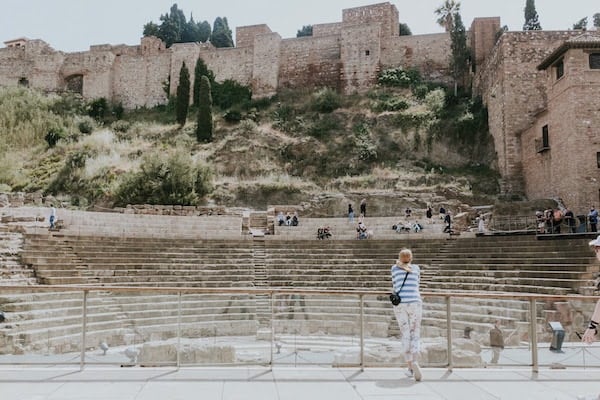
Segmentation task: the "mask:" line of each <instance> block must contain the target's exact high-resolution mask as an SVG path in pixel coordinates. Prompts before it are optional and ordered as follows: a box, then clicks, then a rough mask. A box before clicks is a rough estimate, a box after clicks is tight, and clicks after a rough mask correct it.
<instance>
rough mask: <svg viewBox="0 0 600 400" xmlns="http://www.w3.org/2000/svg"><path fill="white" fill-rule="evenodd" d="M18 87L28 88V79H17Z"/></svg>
mask: <svg viewBox="0 0 600 400" xmlns="http://www.w3.org/2000/svg"><path fill="white" fill-rule="evenodd" d="M19 86H23V87H29V79H27V78H25V77H22V78H19Z"/></svg>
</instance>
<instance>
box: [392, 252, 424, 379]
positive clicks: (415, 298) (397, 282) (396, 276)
mask: <svg viewBox="0 0 600 400" xmlns="http://www.w3.org/2000/svg"><path fill="white" fill-rule="evenodd" d="M412 259H413V255H412V251H410V250H409V249H402V250H401V251H400V253H399V255H398V260H396V263H395V264H394V265H393V266H392V271H391V273H392V285H393V290H394V293H396V294H398V295H399V296H400V298H401V299H402V301H401V303H400V304H398V305H395V306H394V314H395V316H396V320H397V321H398V326H399V327H400V332H401V333H402V348H403V351H404V357H405V359H406V363H407V364H408V372H407V375H408V376H409V377H414V378H415V380H416V381H420V380H421V379H422V377H423V375H422V373H421V368H420V367H419V363H418V357H419V351H420V348H421V319H422V317H423V301H422V300H421V294H420V292H419V283H420V280H421V269H420V268H419V266H418V265H415V264H413V263H412Z"/></svg>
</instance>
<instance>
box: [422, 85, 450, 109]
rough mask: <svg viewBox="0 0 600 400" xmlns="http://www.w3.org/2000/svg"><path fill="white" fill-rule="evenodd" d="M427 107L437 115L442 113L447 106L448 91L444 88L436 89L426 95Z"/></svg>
mask: <svg viewBox="0 0 600 400" xmlns="http://www.w3.org/2000/svg"><path fill="white" fill-rule="evenodd" d="M425 104H426V105H427V108H428V109H429V110H430V111H431V112H433V113H434V114H435V115H440V114H441V112H442V111H443V110H444V108H445V107H446V93H445V92H444V90H443V89H435V90H433V91H431V92H429V93H427V95H426V96H425Z"/></svg>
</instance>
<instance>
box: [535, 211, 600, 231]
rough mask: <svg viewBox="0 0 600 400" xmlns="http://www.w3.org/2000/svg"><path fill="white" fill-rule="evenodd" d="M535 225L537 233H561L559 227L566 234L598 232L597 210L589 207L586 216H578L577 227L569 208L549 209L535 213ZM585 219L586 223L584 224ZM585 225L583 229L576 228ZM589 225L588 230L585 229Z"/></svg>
mask: <svg viewBox="0 0 600 400" xmlns="http://www.w3.org/2000/svg"><path fill="white" fill-rule="evenodd" d="M535 216H536V223H537V231H538V233H561V227H564V228H566V232H562V233H576V232H578V231H581V232H588V231H589V232H597V231H598V228H597V226H598V210H596V207H595V206H591V207H590V211H589V212H588V214H587V216H585V215H580V216H579V217H578V218H579V219H580V221H579V225H578V223H577V219H576V218H575V215H574V214H573V211H572V210H571V209H569V208H554V209H553V208H549V209H546V210H544V211H536V212H535ZM586 218H587V223H586V221H585V220H586ZM582 224H583V225H585V226H584V227H583V228H579V227H578V226H582ZM587 224H589V229H588V227H587Z"/></svg>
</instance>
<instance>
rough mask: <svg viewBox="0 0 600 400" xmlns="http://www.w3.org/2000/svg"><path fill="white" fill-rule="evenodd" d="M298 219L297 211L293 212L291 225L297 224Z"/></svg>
mask: <svg viewBox="0 0 600 400" xmlns="http://www.w3.org/2000/svg"><path fill="white" fill-rule="evenodd" d="M299 222H300V221H299V220H298V212H297V211H296V212H294V216H293V217H292V226H298V223H299Z"/></svg>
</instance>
